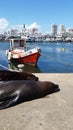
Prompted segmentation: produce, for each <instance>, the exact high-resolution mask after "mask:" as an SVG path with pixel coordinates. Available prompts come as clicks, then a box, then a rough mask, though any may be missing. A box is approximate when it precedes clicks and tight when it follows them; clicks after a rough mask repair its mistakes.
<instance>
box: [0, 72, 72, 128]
mask: <svg viewBox="0 0 73 130" xmlns="http://www.w3.org/2000/svg"><path fill="white" fill-rule="evenodd" d="M35 75H36V76H38V77H39V80H41V81H51V82H54V83H56V84H58V85H59V87H60V91H59V92H57V93H53V94H51V95H48V96H46V97H44V98H40V99H36V100H33V101H29V102H24V103H22V104H19V105H17V106H14V107H11V108H8V109H5V110H0V130H73V74H70V73H69V74H68V73H67V74H66V73H65V74H50V73H44V74H43V73H42V74H40V73H37V74H35Z"/></svg>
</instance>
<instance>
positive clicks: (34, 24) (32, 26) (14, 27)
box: [11, 22, 40, 31]
mask: <svg viewBox="0 0 73 130" xmlns="http://www.w3.org/2000/svg"><path fill="white" fill-rule="evenodd" d="M23 26H24V24H21V25H12V26H11V29H17V30H19V31H21V30H22V29H23ZM25 27H26V30H32V29H33V28H36V29H38V30H39V29H40V26H39V25H38V24H37V23H36V22H33V23H32V24H30V25H27V24H25Z"/></svg>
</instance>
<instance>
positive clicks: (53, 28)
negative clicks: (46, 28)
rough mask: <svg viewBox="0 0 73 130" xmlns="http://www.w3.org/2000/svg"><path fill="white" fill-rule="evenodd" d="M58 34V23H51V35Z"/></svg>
mask: <svg viewBox="0 0 73 130" xmlns="http://www.w3.org/2000/svg"><path fill="white" fill-rule="evenodd" d="M56 35H57V25H56V24H53V25H51V36H53V37H55V36H56Z"/></svg>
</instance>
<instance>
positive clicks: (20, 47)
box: [6, 39, 41, 66]
mask: <svg viewBox="0 0 73 130" xmlns="http://www.w3.org/2000/svg"><path fill="white" fill-rule="evenodd" d="M40 51H41V50H40V48H39V47H35V48H33V49H29V50H27V47H26V41H25V39H19V40H18V39H17V40H16V39H11V40H10V49H9V50H6V54H7V58H8V61H10V60H13V61H16V62H19V63H23V64H28V65H32V66H36V65H37V62H38V59H39V56H40Z"/></svg>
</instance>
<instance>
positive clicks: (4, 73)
mask: <svg viewBox="0 0 73 130" xmlns="http://www.w3.org/2000/svg"><path fill="white" fill-rule="evenodd" d="M10 80H35V81H38V77H36V76H35V75H34V74H32V73H29V72H16V71H9V70H0V81H10Z"/></svg>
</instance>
